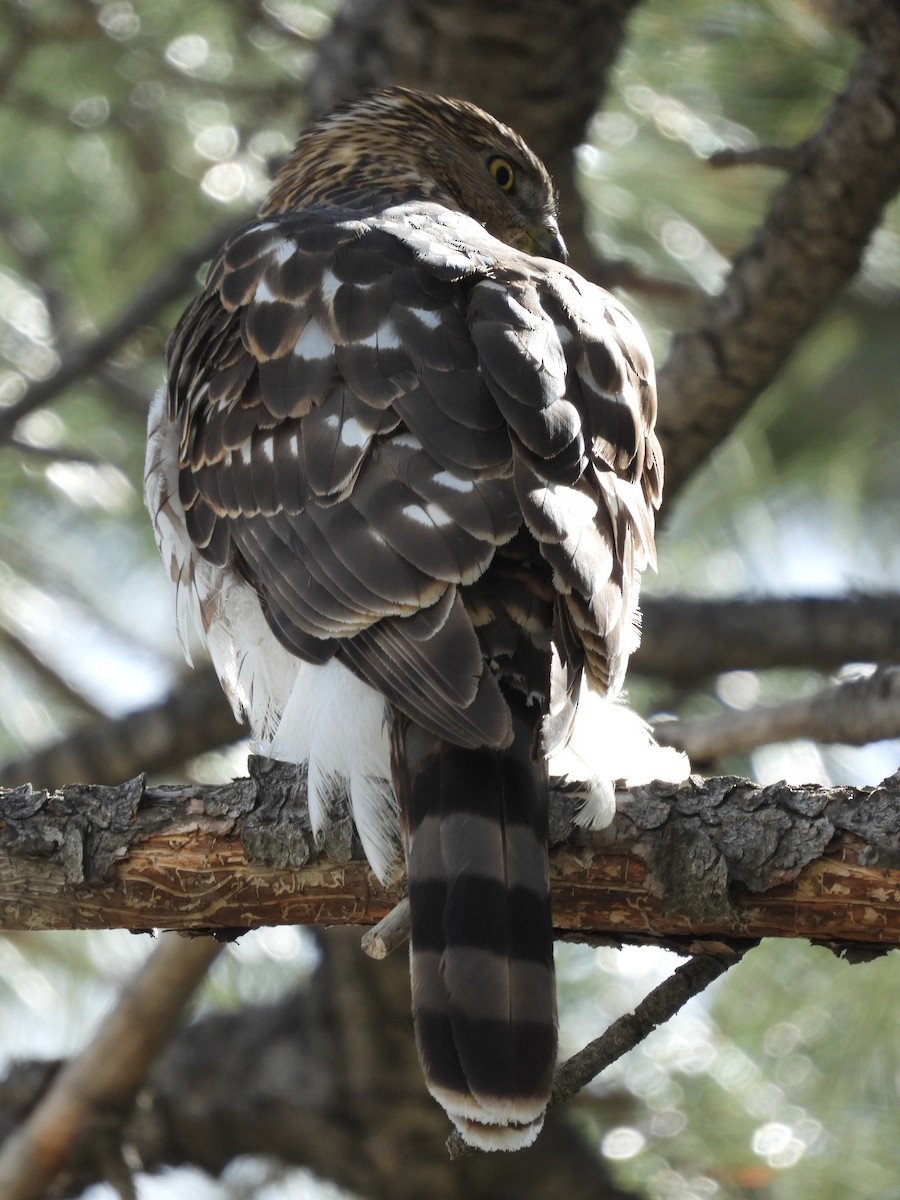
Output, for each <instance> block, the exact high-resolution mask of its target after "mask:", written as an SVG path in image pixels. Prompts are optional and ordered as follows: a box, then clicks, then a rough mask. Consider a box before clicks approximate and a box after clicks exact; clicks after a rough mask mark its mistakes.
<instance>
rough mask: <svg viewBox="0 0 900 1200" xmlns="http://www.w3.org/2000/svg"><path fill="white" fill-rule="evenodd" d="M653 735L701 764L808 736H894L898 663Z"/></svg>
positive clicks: (899, 725) (671, 725)
mask: <svg viewBox="0 0 900 1200" xmlns="http://www.w3.org/2000/svg"><path fill="white" fill-rule="evenodd" d="M655 733H656V737H657V740H658V741H660V742H662V743H663V744H664V745H666V746H675V747H676V748H677V749H679V750H684V751H686V753H687V755H688V757H689V758H690V760H691V762H693V763H695V764H706V763H710V762H715V760H716V759H719V758H723V757H725V756H726V755H729V754H746V753H747V751H749V750H754V749H755V748H756V747H757V746H765V745H768V744H770V743H773V742H789V741H792V740H793V739H795V738H810V739H812V740H813V741H817V742H825V743H842V744H844V745H848V746H865V745H867V744H868V743H869V742H877V741H881V740H882V739H885V738H900V668H898V667H889V668H886V669H885V670H881V671H876V672H875V673H874V674H873V675H870V676H868V677H866V678H864V679H852V680H848V681H847V682H846V683H841V684H837V685H835V686H834V687H829V688H825V689H824V690H823V691H820V692H815V693H814V694H813V695H811V696H800V697H798V698H797V699H796V700H788V701H785V702H784V703H783V704H773V705H771V706H769V707H761V708H751V709H748V710H746V711H734V712H725V713H721V714H717V715H716V716H713V717H695V718H693V719H689V720H680V721H665V722H660V723H659V725H658V726H657V728H656V730H655Z"/></svg>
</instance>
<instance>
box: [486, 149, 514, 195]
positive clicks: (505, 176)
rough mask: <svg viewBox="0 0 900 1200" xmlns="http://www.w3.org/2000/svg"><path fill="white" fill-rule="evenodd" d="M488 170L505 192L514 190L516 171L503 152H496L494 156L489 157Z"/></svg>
mask: <svg viewBox="0 0 900 1200" xmlns="http://www.w3.org/2000/svg"><path fill="white" fill-rule="evenodd" d="M488 170H489V171H490V173H491V174H492V175H493V177H494V179H495V180H496V182H497V185H498V186H499V187H501V188H502V189H503V191H504V192H511V191H512V189H513V184H514V183H515V182H516V173H515V171H514V170H513V165H512V163H511V162H510V161H509V159H508V158H504V157H503V155H502V154H495V155H494V157H493V158H489V159H488Z"/></svg>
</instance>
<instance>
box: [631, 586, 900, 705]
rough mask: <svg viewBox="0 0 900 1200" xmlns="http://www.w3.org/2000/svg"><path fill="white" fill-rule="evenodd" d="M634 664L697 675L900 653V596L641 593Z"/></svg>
mask: <svg viewBox="0 0 900 1200" xmlns="http://www.w3.org/2000/svg"><path fill="white" fill-rule="evenodd" d="M641 608H642V609H643V612H644V622H643V626H644V631H643V636H642V638H641V647H640V649H639V650H638V652H637V654H635V656H634V658H633V659H632V668H631V669H632V670H634V671H640V672H641V673H643V674H645V675H660V676H663V677H665V678H666V679H670V680H673V681H675V682H678V683H694V682H697V681H698V680H701V679H703V678H705V677H708V676H710V675H717V674H719V673H721V672H722V671H735V670H758V669H765V668H767V667H815V668H817V669H818V670H821V671H833V670H836V669H837V668H838V667H842V666H843V665H844V664H845V663H853V662H857V663H892V662H898V661H900V596H896V595H887V594H885V595H880V596H879V595H850V596H839V597H830V598H819V597H812V596H805V597H804V596H798V597H796V598H790V597H788V598H785V599H759V600H741V599H730V600H688V599H683V598H681V597H679V596H667V597H665V598H664V599H654V598H653V597H646V598H644V599H643V600H642V603H641Z"/></svg>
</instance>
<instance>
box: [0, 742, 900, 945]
mask: <svg viewBox="0 0 900 1200" xmlns="http://www.w3.org/2000/svg"><path fill="white" fill-rule="evenodd" d="M250 762H251V769H252V776H251V778H249V779H241V780H237V781H235V782H234V783H232V784H230V785H228V786H225V787H219V788H210V787H206V788H188V787H183V788H178V787H169V788H147V787H145V786H144V784H143V782H142V780H140V779H137V780H133V781H132V782H131V783H128V784H124V785H122V786H121V787H119V788H112V787H71V788H65V789H63V791H61V792H57V793H52V794H49V795H48V794H46V793H38V792H35V793H30V792H29V791H28V790H27V789H18V790H16V791H9V792H5V793H3V792H0V817H2V822H3V823H2V826H0V848H2V851H3V860H4V861H3V868H2V873H0V926H2V927H5V928H8V929H70V928H107V927H125V928H129V929H148V928H153V927H157V926H163V927H166V928H175V929H192V928H193V929H196V928H205V927H210V928H223V927H226V928H227V927H245V926H257V925H272V924H325V925H329V924H350V923H352V924H371V923H373V922H374V921H377V920H379V919H381V918H382V917H383V916H384V915H385V913H386V912H387V911H388V910H389V909H390V907H391V906H392V905H393V904H394V903H395V902H396V900H397V899H398V897H399V895H400V892H401V888H400V886H395V887H393V888H385V887H382V886H381V885H380V884H378V883H377V881H376V880H375V879H374V878H373V877H372V875H371V874H370V873H369V871H368V870H367V868H366V866H365V863H364V862H363V860H362V858H361V855H360V854H359V851H358V849H355V848H354V845H353V839H352V833H351V827H350V823H349V820H347V819H345V820H343V821H339V822H338V823H337V825H336V826H335V829H334V831H333V833H332V835H331V836H330V838H329V840H328V842H327V843H326V845H325V846H323V847H322V848H317V847H316V846H315V844H314V840H313V837H312V834H311V831H310V827H309V821H308V816H307V813H306V809H305V806H304V803H303V800H304V786H303V780H302V779H301V778H298V773H297V772H296V770H295V769H294V768H290V767H286V766H283V765H280V764H274V763H270V762H268V761H267V760H264V759H251V760H250ZM575 809H576V801H575V800H573V799H572V798H571V797H567V796H558V797H557V799H556V805H555V809H554V831H555V832H554V835H553V842H554V850H553V855H552V868H551V869H552V873H553V901H554V919H555V922H556V926H557V928H558V930H559V931H560V932H561V933H573V934H577V935H578V936H579V937H581V938H588V939H591V938H613V939H616V940H619V939H621V940H657V941H664V942H666V943H667V944H673V945H679V946H682V947H687V948H689V949H691V950H692V951H694V950H696V951H698V952H699V951H702V950H704V949H705V950H710V949H716V948H718V947H719V946H720V945H721V942H722V941H723V940H725V939H737V940H744V939H747V938H758V937H763V936H784V937H806V938H811V939H812V940H814V941H819V942H825V943H829V944H848V945H849V944H856V945H860V944H861V945H872V946H882V947H888V946H893V945H898V944H900V905H898V904H897V898H898V896H900V857H898V856H900V777H895V778H893V779H891V780H889V781H886V782H885V784H883V785H882V786H881V787H880V788H876V789H873V790H871V791H866V792H863V791H859V790H856V789H852V788H834V789H831V790H827V789H822V788H818V787H809V788H792V787H788V786H786V785H783V784H782V785H779V786H777V787H770V788H759V787H757V786H755V785H754V784H751V783H749V782H747V781H746V780H739V779H730V778H724V779H710V780H706V781H701V780H698V779H692V780H691V781H689V782H688V783H686V784H683V785H681V786H679V787H675V786H674V785H660V784H656V785H653V786H651V787H648V788H640V789H635V790H633V791H631V792H623V793H621V795H620V811H619V815H618V817H617V819H616V821H615V823H614V824H613V825H612V826H611V828H610V829H608V830H606V831H604V832H603V833H601V834H590V833H587V832H585V831H583V830H580V829H575V828H574V826H573V816H574V812H575Z"/></svg>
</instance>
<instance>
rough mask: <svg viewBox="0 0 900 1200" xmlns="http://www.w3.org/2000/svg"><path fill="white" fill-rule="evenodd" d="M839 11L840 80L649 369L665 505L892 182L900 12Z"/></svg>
mask: <svg viewBox="0 0 900 1200" xmlns="http://www.w3.org/2000/svg"><path fill="white" fill-rule="evenodd" d="M840 7H841V8H842V10H843V11H844V13H845V14H846V19H847V21H848V23H850V24H852V26H853V30H854V32H855V34H856V35H857V36H858V37H859V39H860V41H861V42H862V50H861V52H860V55H859V58H858V59H857V62H856V65H855V67H854V69H853V71H852V72H851V74H850V77H849V79H848V81H847V85H846V87H845V88H844V90H843V92H842V93H841V94H840V95H839V96H838V97H837V98H836V99H835V100H834V102H833V103H832V105H831V107H830V108H829V110H828V112H827V113H826V115H825V117H824V119H823V121H822V123H821V125H820V126H819V128H818V129H817V130H816V132H815V133H813V134H812V135H811V136H810V137H809V138H807V139H806V141H805V142H803V143H802V145H801V146H799V147H798V148H797V155H798V156H799V161H800V164H801V165H799V166H798V167H797V169H796V170H795V171H794V172H793V174H792V175H791V176H790V178H788V179H787V180H786V181H785V183H784V184H783V185H782V186H781V187H780V188H779V189H778V190H777V191H776V192H775V193H774V194H773V195H772V198H771V201H770V203H769V208H768V212H767V213H766V216H765V218H764V220H763V223H762V225H761V226H760V228H759V229H758V230H757V233H756V235H755V237H754V238H753V240H752V241H751V243H750V244H749V245H748V246H747V247H746V248H745V249H744V250H743V251H742V252H741V253H740V254H739V255H738V256H737V258H736V259H735V261H734V265H733V267H732V270H731V273H730V275H729V276H728V279H727V281H726V283H725V286H724V288H723V290H722V292H721V293H720V294H719V295H717V296H715V297H712V298H711V299H710V300H709V301H708V302H707V303H706V305H705V306H704V308H703V309H702V310H701V312H700V314H699V316H698V319H697V323H696V327H695V329H694V330H693V331H692V332H686V333H681V334H679V335H677V336H676V338H675V339H674V341H673V344H672V350H671V353H670V355H669V358H668V361H667V362H666V363H665V365H664V367H663V368H662V370H661V372H660V375H659V392H660V396H661V398H662V403H661V408H660V425H659V432H660V436H661V438H662V441H663V446H664V449H665V452H666V491H667V495H668V498H669V501H671V499H672V497H673V496H674V495H675V494H676V492H677V491H678V490H679V489H680V488H681V487H682V486H683V484H684V483H685V482H686V480H687V479H688V478H689V477H690V476H691V474H692V473H693V472H694V471H695V470H696V468H697V466H698V465H699V464H700V463H701V462H703V461H704V460H705V459H706V458H707V457H708V456H709V454H710V453H711V451H712V450H713V449H714V448H715V447H716V446H717V445H718V444H719V443H720V442H721V441H722V440H723V439H724V438H725V436H726V435H727V434H728V433H729V432H730V431H731V430H732V429H733V428H734V426H735V424H736V423H737V421H738V420H739V419H740V417H741V416H742V415H743V414H744V413H745V412H746V411H747V409H748V408H749V406H750V404H751V403H752V402H753V400H754V399H755V398H756V396H758V395H759V393H760V392H761V391H762V390H763V388H765V387H766V385H767V384H768V383H769V382H770V381H771V379H772V378H773V376H774V375H775V373H776V371H777V370H778V369H779V367H780V366H781V364H782V363H783V362H784V361H785V360H786V359H787V358H788V356H789V355H790V354H791V353H792V351H793V350H794V349H795V347H796V346H797V344H798V342H799V340H800V338H801V337H802V336H803V335H804V334H805V333H806V332H807V331H808V330H809V329H810V328H811V327H812V326H813V325H814V324H815V322H816V321H817V320H818V319H819V317H820V316H821V315H822V313H823V312H824V310H825V309H826V308H827V307H828V305H829V304H831V302H832V301H833V300H834V298H835V296H836V295H837V294H838V293H839V292H840V291H841V290H842V289H843V288H844V287H845V286H846V285H847V283H849V281H850V280H851V279H852V278H853V276H854V275H855V274H856V272H857V270H858V269H859V265H860V262H861V260H862V255H863V252H864V250H865V248H866V245H867V243H868V241H869V238H870V237H871V235H872V233H873V231H874V230H875V228H876V227H877V225H878V223H879V220H880V218H881V213H882V210H883V209H884V206H885V205H886V204H887V203H888V201H889V200H891V199H892V197H893V196H894V195H895V194H896V192H897V189H898V187H900V155H898V154H897V153H896V147H897V144H898V140H900V9H898V7H897V5H896V4H895V3H893V2H892V0H864V2H860V3H856V4H852V5H842V6H840Z"/></svg>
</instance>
